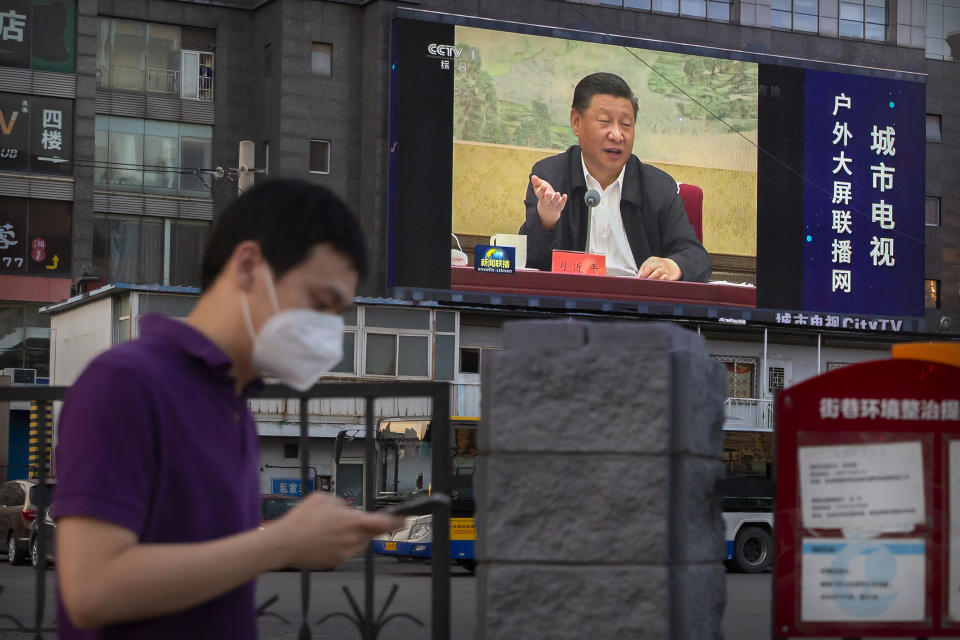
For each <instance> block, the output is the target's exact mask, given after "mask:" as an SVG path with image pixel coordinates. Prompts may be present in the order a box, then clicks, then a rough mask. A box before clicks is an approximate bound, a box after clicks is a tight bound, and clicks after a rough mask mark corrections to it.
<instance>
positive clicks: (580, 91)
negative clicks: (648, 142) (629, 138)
mask: <svg viewBox="0 0 960 640" xmlns="http://www.w3.org/2000/svg"><path fill="white" fill-rule="evenodd" d="M597 94H603V95H608V96H614V97H616V98H626V99H627V100H629V101H630V104H632V105H633V117H634V118H636V117H637V106H638V105H637V98H636V96H634V95H633V91H631V90H630V85H628V84H627V82H626V81H625V80H624V79H623V78H621V77H620V76H618V75H616V74H613V73H604V72H601V73H591V74H590V75H588V76H586V77H584V78H583V79H582V80H580V82H578V83H577V87H576V88H575V89H574V90H573V108H574V109H576V110H577V111H579V112H580V113H583V112H585V111H586V110H587V109H589V108H590V101H591V100H593V96H595V95H597Z"/></svg>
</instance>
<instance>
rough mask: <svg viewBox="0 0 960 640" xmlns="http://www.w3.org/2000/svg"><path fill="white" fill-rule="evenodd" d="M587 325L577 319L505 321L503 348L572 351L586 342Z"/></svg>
mask: <svg viewBox="0 0 960 640" xmlns="http://www.w3.org/2000/svg"><path fill="white" fill-rule="evenodd" d="M588 326H589V325H588V323H586V322H581V321H577V320H525V321H519V322H505V323H504V325H503V343H504V348H505V349H507V350H508V351H511V350H517V351H536V352H544V351H572V350H574V349H578V348H580V347H582V346H583V345H584V344H586V342H587V327H588Z"/></svg>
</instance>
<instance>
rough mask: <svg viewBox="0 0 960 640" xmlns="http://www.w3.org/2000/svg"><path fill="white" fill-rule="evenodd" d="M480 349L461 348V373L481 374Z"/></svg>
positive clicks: (481, 350)
mask: <svg viewBox="0 0 960 640" xmlns="http://www.w3.org/2000/svg"><path fill="white" fill-rule="evenodd" d="M482 352H483V349H481V348H480V347H461V349H460V373H480V354H481V353H482Z"/></svg>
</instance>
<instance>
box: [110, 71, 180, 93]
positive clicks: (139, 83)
mask: <svg viewBox="0 0 960 640" xmlns="http://www.w3.org/2000/svg"><path fill="white" fill-rule="evenodd" d="M97 87H99V88H101V89H113V90H118V91H146V92H149V93H163V94H168V95H172V96H179V95H180V72H179V71H176V70H173V69H149V68H148V69H139V68H137V67H124V66H121V65H113V66H111V67H110V68H109V69H106V68H104V67H97Z"/></svg>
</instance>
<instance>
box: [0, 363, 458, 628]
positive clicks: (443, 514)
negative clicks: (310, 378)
mask: <svg viewBox="0 0 960 640" xmlns="http://www.w3.org/2000/svg"><path fill="white" fill-rule="evenodd" d="M66 390H67V388H66V387H44V386H17V387H2V388H0V404H2V403H6V402H17V401H29V402H33V403H36V407H35V410H33V411H32V412H31V414H32V417H31V434H36V437H33V435H32V436H31V441H32V442H31V447H35V451H33V452H32V455H31V471H32V473H31V475H32V476H33V477H34V478H36V479H37V480H38V481H39V482H38V485H37V487H38V490H37V491H36V492H35V497H36V502H37V510H38V512H39V513H38V518H37V520H38V526H39V527H41V530H40V532H39V535H38V536H37V549H36V552H37V554H38V557H40V558H44V557H45V554H46V551H47V549H46V545H47V544H49V543H48V539H49V538H50V536H49V535H45V533H49V532H44V531H43V530H42V527H44V526H45V525H44V522H43V517H42V514H43V513H44V510H45V509H46V508H47V507H48V506H49V505H50V494H49V491H48V489H47V483H46V482H44V481H43V480H46V479H48V478H50V477H51V476H52V473H51V469H50V467H49V464H48V462H47V461H48V459H49V457H50V456H49V454H50V452H49V450H48V446H49V445H48V443H49V442H51V436H52V433H53V421H52V419H51V417H50V416H51V415H52V408H53V403H54V402H55V401H58V400H62V399H63V396H64V394H65V392H66ZM257 397H259V398H277V399H299V400H300V446H299V449H300V477H301V486H302V487H304V488H307V487H309V486H310V482H309V480H310V475H309V474H310V471H311V465H310V447H309V443H310V434H309V407H308V404H309V401H310V400H313V399H323V398H364V399H365V401H366V405H365V411H364V417H365V419H366V438H365V442H364V445H365V451H364V463H365V465H364V469H365V473H366V477H365V482H364V487H365V488H364V500H363V504H364V509H365V510H367V511H372V510H373V509H374V508H375V507H376V485H377V482H376V474H377V466H378V465H377V457H378V454H377V451H376V424H375V415H374V403H375V402H376V400H377V399H378V398H428V399H430V400H431V429H430V432H431V456H432V457H431V475H432V484H433V489H432V490H433V492H436V493H442V494H449V493H450V491H451V490H452V489H454V488H456V486H457V485H458V484H459V483H458V482H457V479H456V478H454V476H453V475H452V471H451V459H450V456H449V455H448V453H449V451H450V425H449V403H450V396H449V386H448V385H447V384H446V383H441V382H382V383H368V382H358V383H352V382H347V383H330V384H318V385H316V386H314V387H313V388H312V389H310V390H308V391H307V392H306V393H297V392H296V391H294V390H293V389H290V388H289V387H286V386H283V385H268V386H266V387H265V388H264V389H263V390H262V391H261V392H260V393H259V394H257ZM34 440H35V442H33V441H34ZM431 515H432V517H433V527H432V535H433V542H432V590H433V598H432V611H431V630H432V633H431V637H432V638H433V640H448V639H449V638H450V508H449V505H444V504H436V505H434V506H433V507H432V512H431ZM364 572H365V580H364V594H363V606H361V605H360V604H359V603H358V602H357V598H356V597H355V596H354V594H352V593H351V592H350V590H349V588H347V587H344V588H343V590H344V595H345V596H346V599H347V602H348V603H349V606H350V608H349V610H348V611H333V612H325V614H326V615H324V616H323V617H322V618H320V619H319V620H318V621H317V623H316V624H317V625H322V624H323V623H324V622H325V621H326V620H328V619H330V618H333V617H345V618H347V619H349V620H351V621H352V622H353V623H354V624H355V625H356V627H357V630H358V631H359V634H360V638H362V639H363V640H377V638H379V637H381V636H380V634H381V631H383V629H384V627H385V626H386V625H387V624H388V623H389V622H390V621H391V620H394V619H397V618H408V619H414V620H415V618H414V617H413V616H412V615H410V614H409V613H405V612H396V613H391V612H390V605H391V604H392V602H393V598H394V596H395V595H396V591H397V586H396V585H394V587H393V589H392V590H391V592H390V594H389V595H388V596H387V599H386V601H385V602H384V603H383V604H382V606H381V607H380V610H379V611H377V610H376V607H375V605H376V603H375V598H374V584H375V578H376V574H375V570H374V553H373V547H372V545H371V546H370V547H369V548H368V549H367V551H366V557H365V566H364ZM310 577H311V572H310V571H309V570H302V571H301V575H300V579H301V583H300V596H301V606H300V610H301V620H300V624H299V635H298V638H299V640H309V639H310V638H313V632H312V629H311V625H310V622H309V619H310V616H311V612H310ZM46 580H47V572H46V563H45V562H39V563H37V566H36V579H35V587H36V605H35V609H34V612H33V620H32V624H31V623H30V622H24V621H23V620H22V619H21V617H20V616H22V615H23V614H22V612H12V613H7V612H4V611H3V601H4V599H3V598H2V595H0V633H22V634H24V637H27V636H30V635H32V636H33V638H35V639H36V640H44V639H49V638H53V637H55V632H56V630H55V629H53V628H50V627H44V626H43V620H44V613H45V611H46V608H47V607H48V606H51V603H48V602H46ZM2 592H3V585H0V594H2ZM276 601H277V597H276V596H274V597H272V598H270V599H268V600H267V601H266V602H264V603H263V604H261V605H260V607H259V609H258V614H259V615H261V616H263V615H266V616H269V615H275V614H272V613H271V611H270V607H271V606H272V605H273V604H274V603H275V602H276ZM277 617H279V616H277ZM383 637H387V636H386V635H384V636H383Z"/></svg>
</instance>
